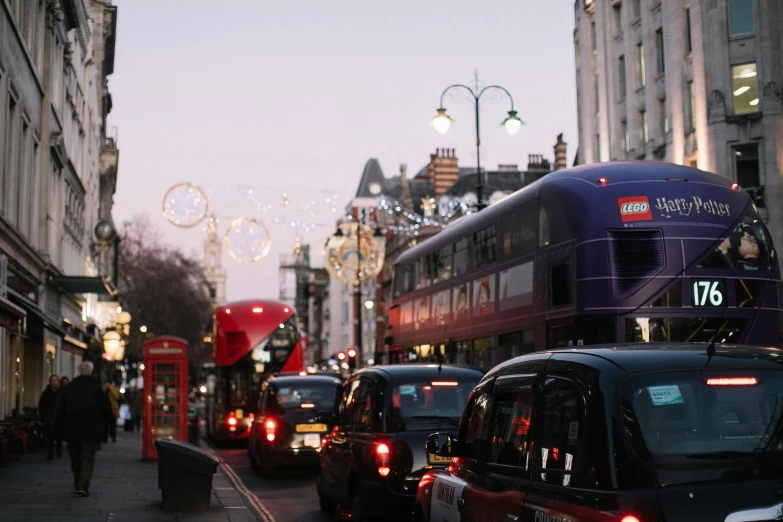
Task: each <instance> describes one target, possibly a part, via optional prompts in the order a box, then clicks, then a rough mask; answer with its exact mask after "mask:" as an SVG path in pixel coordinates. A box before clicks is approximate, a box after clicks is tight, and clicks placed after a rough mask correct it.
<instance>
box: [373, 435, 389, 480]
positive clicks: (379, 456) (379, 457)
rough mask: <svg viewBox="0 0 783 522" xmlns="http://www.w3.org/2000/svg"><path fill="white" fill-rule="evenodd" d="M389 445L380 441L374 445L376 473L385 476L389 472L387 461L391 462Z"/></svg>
mask: <svg viewBox="0 0 783 522" xmlns="http://www.w3.org/2000/svg"><path fill="white" fill-rule="evenodd" d="M390 453H391V452H390V451H389V446H387V445H386V444H384V443H383V442H381V443H380V444H378V445H377V446H376V447H375V463H376V464H377V465H378V474H379V475H380V476H382V477H386V476H388V475H389V473H391V469H390V468H389V463H390V462H391V456H390Z"/></svg>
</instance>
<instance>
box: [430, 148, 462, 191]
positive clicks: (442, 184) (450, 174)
mask: <svg viewBox="0 0 783 522" xmlns="http://www.w3.org/2000/svg"><path fill="white" fill-rule="evenodd" d="M427 176H428V177H429V179H430V183H431V184H432V186H433V187H434V188H435V197H436V198H437V197H438V196H440V195H441V194H443V193H444V192H446V191H447V190H448V189H449V188H451V186H452V185H454V183H456V182H457V178H458V177H459V166H458V165H457V155H456V153H455V152H454V149H436V150H435V154H430V164H429V165H428V166H427Z"/></svg>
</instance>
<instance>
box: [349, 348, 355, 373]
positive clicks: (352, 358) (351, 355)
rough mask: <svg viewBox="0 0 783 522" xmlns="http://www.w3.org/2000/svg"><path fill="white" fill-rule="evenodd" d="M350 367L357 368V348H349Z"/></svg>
mask: <svg viewBox="0 0 783 522" xmlns="http://www.w3.org/2000/svg"><path fill="white" fill-rule="evenodd" d="M348 367H349V368H350V369H351V370H355V369H356V350H355V349H353V348H349V349H348Z"/></svg>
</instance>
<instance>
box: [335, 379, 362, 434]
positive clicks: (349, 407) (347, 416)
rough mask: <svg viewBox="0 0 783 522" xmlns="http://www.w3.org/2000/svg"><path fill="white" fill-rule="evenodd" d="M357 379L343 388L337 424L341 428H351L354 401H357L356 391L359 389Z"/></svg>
mask: <svg viewBox="0 0 783 522" xmlns="http://www.w3.org/2000/svg"><path fill="white" fill-rule="evenodd" d="M359 383H360V380H359V379H354V380H353V381H351V382H349V383H348V384H346V385H345V387H344V388H343V400H342V401H340V408H339V410H338V419H339V421H338V423H339V424H340V426H341V427H343V428H347V429H351V428H353V421H354V416H355V414H356V401H357V400H358V394H357V389H358V388H359Z"/></svg>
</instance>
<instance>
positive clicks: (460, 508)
mask: <svg viewBox="0 0 783 522" xmlns="http://www.w3.org/2000/svg"><path fill="white" fill-rule="evenodd" d="M457 511H459V512H460V514H462V515H464V514H465V499H464V498H458V499H457Z"/></svg>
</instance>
